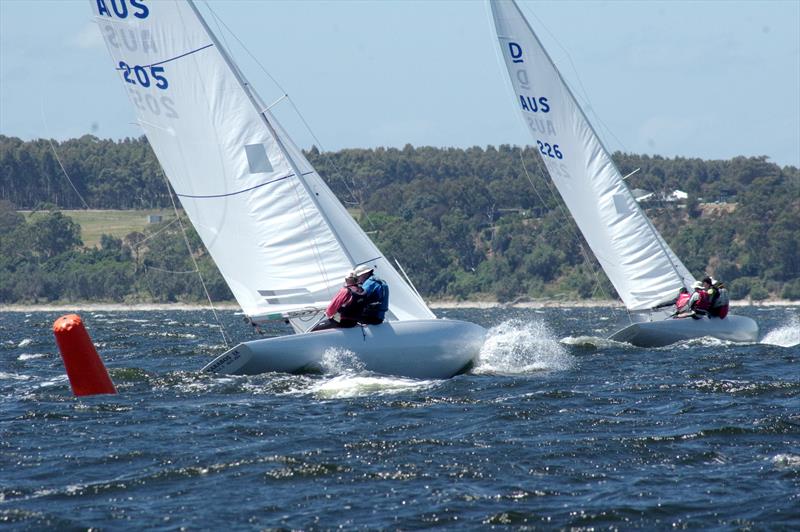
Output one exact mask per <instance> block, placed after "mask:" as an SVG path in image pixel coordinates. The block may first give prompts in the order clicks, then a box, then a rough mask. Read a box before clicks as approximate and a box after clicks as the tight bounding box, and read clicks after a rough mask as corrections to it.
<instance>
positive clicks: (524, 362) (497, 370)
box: [473, 320, 574, 375]
mask: <svg viewBox="0 0 800 532" xmlns="http://www.w3.org/2000/svg"><path fill="white" fill-rule="evenodd" d="M573 364H574V357H573V356H572V355H570V354H569V352H568V351H567V348H566V347H564V346H563V345H561V343H560V342H559V341H558V339H557V338H556V336H555V335H554V334H553V332H552V331H551V330H550V328H549V327H548V326H547V324H546V323H545V322H544V321H543V320H534V321H523V320H509V321H505V322H503V323H501V324H500V325H497V326H496V327H492V328H491V329H489V331H488V333H487V335H486V341H485V342H484V344H483V347H482V348H481V352H480V355H479V356H478V362H477V363H476V364H475V368H474V369H473V372H474V373H493V374H503V375H512V374H520V373H532V372H539V371H550V370H565V369H569V368H571V367H572V365H573Z"/></svg>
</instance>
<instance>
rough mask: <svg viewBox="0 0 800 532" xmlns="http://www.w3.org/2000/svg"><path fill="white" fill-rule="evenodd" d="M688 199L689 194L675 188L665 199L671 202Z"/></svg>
mask: <svg viewBox="0 0 800 532" xmlns="http://www.w3.org/2000/svg"><path fill="white" fill-rule="evenodd" d="M687 199H689V194H687V193H686V192H684V191H683V190H678V189H675V190H673V191H672V192H670V193H669V194H667V197H666V198H664V201H670V202H674V201H679V202H680V201H686V200H687Z"/></svg>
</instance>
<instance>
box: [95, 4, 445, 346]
mask: <svg viewBox="0 0 800 532" xmlns="http://www.w3.org/2000/svg"><path fill="white" fill-rule="evenodd" d="M90 4H91V5H92V10H93V12H94V14H95V19H96V21H97V23H98V26H99V28H100V31H101V33H102V34H103V37H104V39H105V41H106V44H107V46H108V49H109V51H110V53H111V56H112V57H113V59H114V64H115V67H116V68H117V71H118V73H119V75H120V77H121V78H122V81H123V84H124V86H125V87H126V89H127V91H128V95H129V97H130V99H131V103H133V105H134V107H135V109H136V114H137V117H138V121H139V124H140V125H141V126H142V128H143V129H144V131H145V134H146V135H147V138H148V140H149V142H150V145H151V146H152V148H153V150H154V151H155V154H156V156H157V157H158V160H159V162H160V164H161V166H162V168H163V169H164V172H165V173H166V175H167V178H168V179H169V181H170V183H171V184H172V187H173V189H174V190H175V192H176V193H177V195H178V196H179V198H180V201H181V204H182V206H183V208H184V209H185V211H186V214H187V215H188V216H189V219H190V220H191V222H192V224H193V225H194V227H195V229H196V230H197V232H198V233H199V235H200V237H201V238H202V240H203V243H204V244H205V246H206V248H207V249H208V251H209V253H210V254H211V256H212V258H213V259H214V262H215V263H216V264H217V266H218V267H219V269H220V272H221V273H222V275H223V277H224V278H225V281H226V282H227V283H228V286H230V288H231V291H232V292H233V294H234V296H235V297H236V300H237V301H238V302H239V305H240V306H241V307H242V310H243V311H244V312H245V314H247V315H248V316H250V317H252V318H255V319H258V318H259V317H265V316H271V315H275V314H282V313H287V312H289V313H290V312H296V311H298V310H302V309H307V308H317V309H319V308H324V307H325V306H326V305H327V303H328V302H329V300H330V298H331V297H332V296H333V294H335V293H336V291H337V290H338V289H339V287H340V286H341V285H342V280H343V278H344V276H345V275H346V274H347V273H348V272H349V271H351V270H352V269H353V268H354V266H356V265H358V264H362V263H369V264H374V265H375V266H377V270H376V272H377V273H378V275H379V276H380V277H382V278H383V279H384V280H385V281H386V282H387V283H389V285H390V287H391V293H392V300H391V302H390V309H389V311H390V315H391V316H393V317H395V318H396V319H399V320H405V319H421V318H433V317H434V315H433V313H432V312H431V311H430V309H428V307H427V306H426V305H425V303H424V302H423V301H422V300H421V299H420V298H419V296H417V295H416V293H414V291H412V290H411V289H410V288H409V287H408V285H407V284H406V283H405V282H404V281H403V280H402V279H401V277H400V276H399V274H398V273H397V272H396V271H395V270H394V268H393V267H392V266H391V264H390V263H389V261H388V260H386V259H385V258H383V255H382V254H381V252H380V251H379V250H378V249H377V248H376V247H375V245H374V244H373V243H372V242H371V241H370V240H369V238H368V237H367V235H366V234H364V232H363V231H362V230H361V228H360V227H359V226H358V224H357V223H356V222H355V221H354V220H353V218H352V217H351V216H350V214H349V213H348V212H347V211H346V209H345V208H344V207H343V206H342V205H341V203H339V201H338V200H337V199H336V197H335V196H334V195H333V193H332V192H331V191H330V189H329V188H328V187H327V186H326V185H325V183H324V182H323V181H322V179H321V178H320V177H319V175H318V174H317V173H316V171H315V170H314V168H313V167H312V166H311V164H310V163H309V162H308V161H307V160H306V158H305V157H304V156H303V154H302V152H301V151H300V150H299V149H298V148H297V147H296V146H295V145H294V143H293V142H292V141H291V139H289V137H288V136H287V135H286V133H285V132H284V131H283V129H282V128H281V127H280V125H279V124H278V123H277V121H276V120H275V118H274V117H273V116H272V115H271V114H270V113H269V111H268V110H266V108H265V107H264V105H263V103H262V102H261V101H260V100H259V98H258V96H257V95H256V94H255V92H254V91H253V89H252V88H251V87H250V86H249V84H248V83H247V82H246V80H244V78H243V77H242V75H241V73H240V72H239V71H238V69H237V67H236V66H235V65H234V64H233V63H232V61H231V60H230V58H229V56H228V55H227V52H226V51H225V50H224V49H223V48H222V46H221V45H220V43H219V42H218V41H217V40H216V38H215V36H214V35H213V33H212V32H211V31H210V30H209V28H208V27H207V25H206V24H205V21H204V20H203V19H202V17H201V15H200V13H199V12H198V11H197V8H196V7H195V5H194V4H193V3H192V2H191V0H161V1H158V2H144V1H133V0H132V1H129V2H124V1H123V2H118V1H116V2H112V1H108V0H90ZM306 323H310V322H308V321H307V322H306ZM293 325H295V328H296V329H298V330H305V329H306V328H307V326H308V325H304V324H303V323H302V322H301V321H298V320H295V321H293Z"/></svg>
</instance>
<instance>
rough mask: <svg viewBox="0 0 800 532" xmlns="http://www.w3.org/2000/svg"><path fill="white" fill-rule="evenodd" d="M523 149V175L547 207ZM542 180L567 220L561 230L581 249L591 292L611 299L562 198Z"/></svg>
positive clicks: (520, 155)
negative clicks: (590, 279)
mask: <svg viewBox="0 0 800 532" xmlns="http://www.w3.org/2000/svg"><path fill="white" fill-rule="evenodd" d="M523 151H524V150H523V149H520V152H519V158H520V161H521V162H522V169H523V170H524V171H525V177H526V178H527V179H528V183H530V185H531V188H533V191H534V192H535V193H536V196H537V197H538V198H539V201H541V202H542V205H543V206H544V207H545V208H547V203H546V202H545V201H544V198H543V197H542V195H541V194H540V193H539V190H538V189H537V188H536V185H535V184H534V182H533V178H532V177H531V175H530V174H529V173H528V168H527V166H526V165H525V157H524V155H523ZM536 164H537V169H538V170H539V173H540V174H541V175H546V173H545V172H546V169H545V170H544V171H543V170H542V162H541V160H540V158H538V157H537V158H536ZM544 182H545V184H546V185H547V187H548V190H549V191H550V194H551V196H552V197H553V199H554V200H555V203H556V205H558V209H559V211H560V212H561V215H562V216H563V217H564V218H565V219H566V220H567V223H566V224H564V225H562V226H561V230H562V231H565V232H567V231H568V233H567V234H568V235H569V236H572V237H573V238H574V239H575V241H576V242H577V244H578V248H579V249H580V250H581V255H582V256H583V260H584V262H585V263H586V266H587V267H588V268H589V271H590V272H591V273H592V276H593V277H594V291H593V292H592V293H593V294H596V293H598V292H599V293H600V294H602V296H603V297H604V298H605V299H606V300H613V299H612V298H611V297H610V296H609V295H608V293H607V292H606V291H605V289H604V288H603V284H602V280H601V279H600V276H599V275H598V273H597V268H595V267H594V266H593V265H592V259H591V255H590V254H589V252H588V251H587V250H586V246H585V245H584V241H583V239H582V238H581V236H580V235H579V234H578V233H577V232H576V231H575V229H574V227H573V226H572V224H571V223H569V222H570V219H571V218H570V216H569V215H568V214H567V212H566V211H565V210H564V205H563V201H562V200H560V198H558V197H557V196H556V194H555V192H554V191H553V189H552V186H551V185H550V183H549V181H548V180H547V179H544ZM567 228H569V229H567ZM611 309H612V312H616V305H612V307H611Z"/></svg>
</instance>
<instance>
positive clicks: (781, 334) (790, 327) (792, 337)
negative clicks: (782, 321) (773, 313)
mask: <svg viewBox="0 0 800 532" xmlns="http://www.w3.org/2000/svg"><path fill="white" fill-rule="evenodd" d="M760 343H762V344H770V345H778V346H780V347H794V346H796V345H798V344H800V318H798V317H797V315H793V316H791V317H790V318H789V323H787V324H786V325H783V326H781V327H778V328H777V329H774V330H772V331H770V332H768V333H767V334H766V335H765V336H764V338H762V339H761V342H760Z"/></svg>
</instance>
